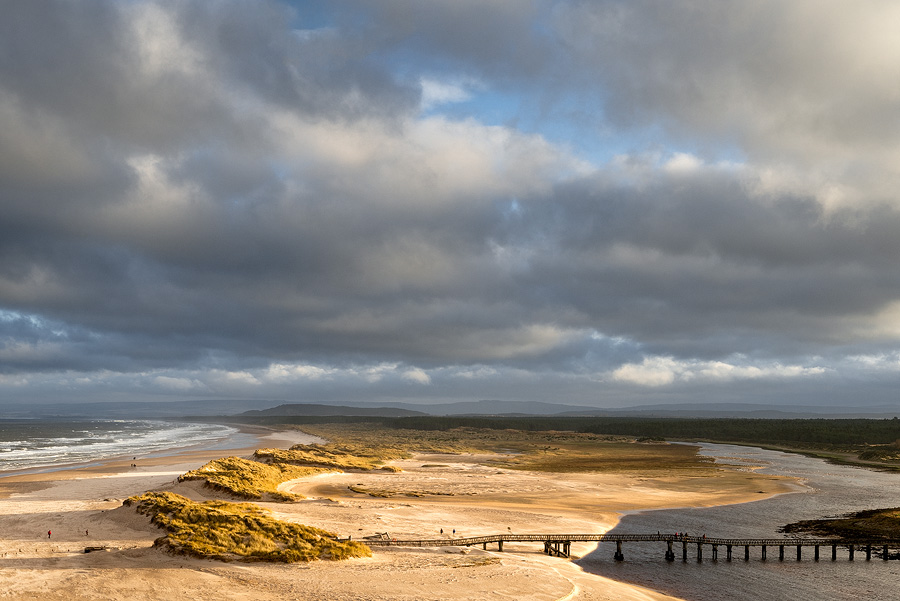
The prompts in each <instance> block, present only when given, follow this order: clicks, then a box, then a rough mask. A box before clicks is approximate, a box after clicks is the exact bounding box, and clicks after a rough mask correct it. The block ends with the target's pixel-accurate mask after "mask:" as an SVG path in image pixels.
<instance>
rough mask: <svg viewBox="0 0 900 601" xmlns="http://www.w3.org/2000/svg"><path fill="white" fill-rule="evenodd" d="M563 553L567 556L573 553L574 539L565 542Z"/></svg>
mask: <svg viewBox="0 0 900 601" xmlns="http://www.w3.org/2000/svg"><path fill="white" fill-rule="evenodd" d="M563 553H564V554H565V556H566V557H568V556H569V555H571V554H572V541H570V540H567V541H566V542H564V543H563Z"/></svg>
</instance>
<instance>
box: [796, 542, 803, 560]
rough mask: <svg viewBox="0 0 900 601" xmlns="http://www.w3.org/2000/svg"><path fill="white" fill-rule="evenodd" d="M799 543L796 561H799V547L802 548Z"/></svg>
mask: <svg viewBox="0 0 900 601" xmlns="http://www.w3.org/2000/svg"><path fill="white" fill-rule="evenodd" d="M802 548H803V547H801V546H800V545H797V561H800V549H802Z"/></svg>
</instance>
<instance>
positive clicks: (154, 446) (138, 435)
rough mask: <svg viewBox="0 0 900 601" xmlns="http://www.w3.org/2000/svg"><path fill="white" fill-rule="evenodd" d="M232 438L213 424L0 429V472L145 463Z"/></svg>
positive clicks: (232, 431)
mask: <svg viewBox="0 0 900 601" xmlns="http://www.w3.org/2000/svg"><path fill="white" fill-rule="evenodd" d="M236 432H237V430H236V429H234V428H231V427H228V426H222V425H217V424H191V423H176V422H163V421H152V420H116V421H101V420H95V421H90V422H58V421H46V422H36V421H30V422H28V423H2V424H0V471H10V470H23V469H31V468H46V467H58V466H62V465H66V464H73V463H85V462H93V461H98V460H106V459H113V458H116V457H128V456H135V457H146V456H148V455H153V454H158V453H161V452H164V451H168V450H171V449H182V448H188V447H195V446H205V445H210V444H215V443H217V442H220V441H222V440H224V439H226V438H228V437H230V436H232V435H233V434H235V433H236Z"/></svg>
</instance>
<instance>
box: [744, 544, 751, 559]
mask: <svg viewBox="0 0 900 601" xmlns="http://www.w3.org/2000/svg"><path fill="white" fill-rule="evenodd" d="M744 561H750V545H744Z"/></svg>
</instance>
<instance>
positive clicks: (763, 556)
mask: <svg viewBox="0 0 900 601" xmlns="http://www.w3.org/2000/svg"><path fill="white" fill-rule="evenodd" d="M762 560H763V561H765V560H766V546H765V545H763V546H762Z"/></svg>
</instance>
